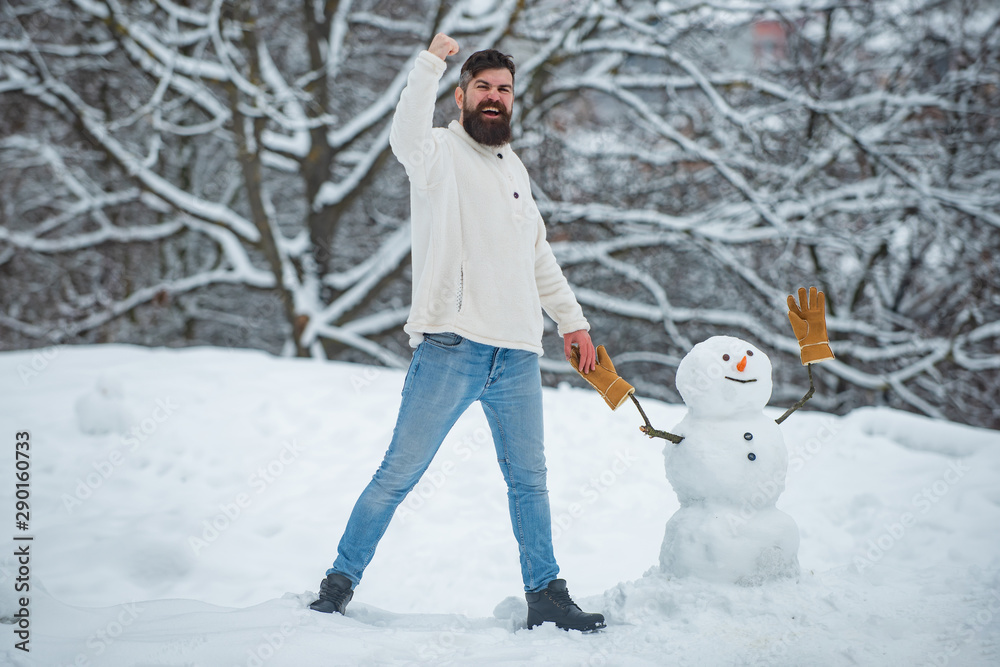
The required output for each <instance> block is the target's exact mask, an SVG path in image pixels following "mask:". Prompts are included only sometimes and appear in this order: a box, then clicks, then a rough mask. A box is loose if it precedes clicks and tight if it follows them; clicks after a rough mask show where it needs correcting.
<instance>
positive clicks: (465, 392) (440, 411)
mask: <svg viewBox="0 0 1000 667" xmlns="http://www.w3.org/2000/svg"><path fill="white" fill-rule="evenodd" d="M477 400H478V401H479V402H480V404H481V405H482V406H483V412H485V413H486V418H487V420H488V421H489V424H490V429H491V430H492V432H493V442H494V444H495V445H496V450H497V460H498V461H499V463H500V470H501V471H502V472H503V477H504V480H505V481H506V482H507V500H508V504H509V506H510V521H511V525H512V526H513V528H514V537H515V538H517V542H518V545H519V547H520V554H521V575H522V578H523V579H524V590H525V591H529V592H532V591H539V590H542V589H543V588H545V587H546V586H548V584H549V582H550V581H552V580H553V579H555V578H556V576H557V575H558V574H559V566H558V565H556V559H555V556H554V555H553V553H552V522H551V516H550V512H549V492H548V489H547V488H546V486H545V473H546V470H545V452H544V448H543V442H542V382H541V374H540V372H539V370H538V355H536V354H535V353H534V352H527V351H524V350H511V349H506V348H501V347H492V346H489V345H482V344H480V343H474V342H472V341H470V340H467V339H465V338H462V337H461V336H458V335H456V334H450V333H445V334H426V335H425V336H424V341H423V342H422V343H421V344H420V345H419V346H418V347H417V349H416V350H415V351H414V353H413V359H412V360H411V361H410V369H409V371H408V372H407V374H406V381H405V382H404V384H403V400H402V404H401V405H400V407H399V416H398V417H397V419H396V428H395V430H394V431H393V434H392V442H391V443H390V445H389V449H388V451H386V453H385V458H384V459H383V460H382V464H381V465H380V466H379V468H378V470H377V471H375V475H374V476H373V477H372V481H371V482H369V484H368V486H367V487H366V488H365V490H364V491H363V492H362V493H361V497H360V498H358V502H357V503H356V504H355V505H354V510H353V511H352V512H351V518H350V519H348V521H347V528H346V529H345V530H344V535H343V537H342V538H341V539H340V545H339V546H338V547H337V560H336V561H334V563H333V567H332V568H330V569H329V570H328V571H327V574H330V573H332V572H337V573H339V574H342V575H343V576H345V577H347V578H348V579H350V580H351V582H352V583H353V584H354V585H355V586H356V585H357V584H358V582H360V581H361V575H362V573H363V572H364V570H365V568H366V567H367V566H368V563H370V562H371V559H372V556H374V555H375V547H376V546H377V545H378V542H379V540H380V539H382V535H383V534H384V533H385V530H386V528H388V526H389V520H390V519H392V515H393V513H394V512H395V511H396V508H397V507H398V506H399V504H400V503H401V502H403V499H404V498H405V497H406V494H407V493H409V492H410V490H411V489H412V488H413V487H414V486H416V484H417V482H418V481H419V480H420V477H421V475H423V474H424V471H425V470H427V467H428V466H429V465H430V463H431V460H432V459H433V458H434V455H435V454H436V453H437V451H438V448H439V447H440V446H441V443H442V442H443V441H444V438H445V436H446V435H448V431H450V430H451V427H452V426H453V425H454V424H455V422H456V421H457V420H458V418H459V417H460V416H461V415H462V413H463V412H465V410H466V408H468V407H469V406H470V405H472V403H473V402H474V401H477Z"/></svg>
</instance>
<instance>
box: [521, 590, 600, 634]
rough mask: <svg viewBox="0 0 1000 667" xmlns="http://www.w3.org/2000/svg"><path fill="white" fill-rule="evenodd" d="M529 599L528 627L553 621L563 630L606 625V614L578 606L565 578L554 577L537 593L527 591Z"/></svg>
mask: <svg viewBox="0 0 1000 667" xmlns="http://www.w3.org/2000/svg"><path fill="white" fill-rule="evenodd" d="M524 597H525V599H526V600H527V601H528V628H529V629H531V628H533V627H535V626H536V625H541V624H542V623H545V622H546V621H552V622H554V623H555V624H556V627H557V628H562V629H563V630H580V631H581V632H593V631H594V630H599V629H601V628H603V627H604V616H602V615H601V614H588V613H587V612H585V611H582V610H581V609H580V607H578V606H577V604H576V603H575V602H573V599H572V598H571V597H570V596H569V591H568V590H566V580H565V579H553V580H552V581H550V582H549V586H548V588H546V589H545V590H543V591H539V592H537V593H525V594H524Z"/></svg>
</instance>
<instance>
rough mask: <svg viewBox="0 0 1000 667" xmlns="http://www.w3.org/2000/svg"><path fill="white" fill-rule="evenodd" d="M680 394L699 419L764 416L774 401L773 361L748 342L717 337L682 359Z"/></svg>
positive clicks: (703, 342)
mask: <svg viewBox="0 0 1000 667" xmlns="http://www.w3.org/2000/svg"><path fill="white" fill-rule="evenodd" d="M677 391H679V392H680V394H681V398H683V399H684V403H685V404H686V405H687V406H688V409H689V410H690V411H691V414H692V415H695V416H701V417H715V418H726V417H730V416H733V415H735V414H739V413H742V412H747V411H752V412H760V411H761V410H763V409H764V406H765V405H767V402H768V400H770V398H771V360H770V359H768V358H767V355H766V354H764V353H763V352H761V351H760V350H759V349H757V347H755V346H754V345H752V344H751V343H748V342H746V341H745V340H741V339H739V338H733V337H732V336H713V337H711V338H709V339H708V340H706V341H702V342H701V343H698V344H697V345H695V346H694V347H693V348H691V351H690V352H688V354H687V356H685V357H684V358H683V359H681V363H680V365H679V366H678V367H677Z"/></svg>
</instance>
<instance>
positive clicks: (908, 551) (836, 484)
mask: <svg viewBox="0 0 1000 667" xmlns="http://www.w3.org/2000/svg"><path fill="white" fill-rule="evenodd" d="M819 372H822V371H819ZM0 378H2V380H3V382H2V384H0V440H2V441H3V442H4V445H3V448H2V451H3V454H2V456H3V464H2V471H3V474H2V476H0V480H2V483H0V498H2V502H3V507H4V508H5V509H4V511H3V514H4V516H5V517H7V521H8V523H7V526H8V529H7V530H6V531H5V532H6V534H5V535H4V539H5V540H7V547H6V548H5V549H4V551H3V554H4V556H3V557H2V558H0V567H2V571H0V579H2V588H0V590H2V596H0V616H3V617H4V623H5V624H6V625H0V635H2V637H3V643H2V644H0V664H3V665H14V666H21V665H42V666H45V667H55V666H61V665H129V666H132V665H134V666H137V667H139V666H142V667H152V666H168V665H170V666H181V665H188V666H190V665H199V666H206V667H217V666H236V665H246V666H257V667H261V666H264V665H266V666H268V667H271V666H296V667H302V666H307V667H308V666H311V665H405V664H426V665H447V664H455V665H530V664H539V665H542V664H544V665H551V664H556V665H622V666H628V665H692V666H695V665H698V666H703V665H710V666H711V665H907V666H910V665H997V664H1000V646H998V641H1000V433H997V432H996V431H989V430H983V429H974V428H970V427H966V426H962V425H957V424H952V423H947V422H940V421H934V420H929V419H925V418H921V417H917V416H914V415H910V414H905V413H900V412H895V411H891V410H884V409H863V410H858V411H855V412H853V413H851V414H849V415H847V416H846V417H835V416H831V415H827V414H823V413H816V412H801V411H800V412H798V413H796V414H795V415H793V416H792V417H791V418H790V419H789V420H788V421H786V422H785V423H784V424H783V425H782V426H781V429H782V432H783V434H784V438H785V441H786V443H787V446H788V450H789V460H790V463H789V474H788V487H787V490H786V491H785V493H784V494H783V495H782V496H781V498H780V500H779V501H778V507H779V508H780V509H782V510H783V511H785V512H787V513H788V514H789V515H791V516H792V517H793V518H794V519H795V521H796V522H797V523H798V526H799V529H800V532H801V547H800V550H799V561H800V563H801V566H802V573H801V576H800V577H799V578H798V579H797V580H788V581H783V582H780V583H772V584H766V585H764V586H761V587H757V588H741V587H738V586H735V585H721V584H709V583H705V582H701V581H698V580H694V579H675V580H668V579H666V578H664V577H662V576H660V575H659V574H658V572H657V567H656V565H657V561H658V556H659V550H660V542H661V540H662V537H663V530H664V525H665V523H666V521H667V520H668V519H669V518H670V516H671V515H672V514H673V512H674V511H675V510H676V509H677V508H678V503H677V500H676V497H675V495H674V493H673V491H672V490H671V488H670V485H669V483H668V482H667V480H666V477H665V474H664V468H663V456H662V448H663V441H661V440H652V441H651V440H648V439H647V438H645V437H643V436H642V435H640V434H639V433H638V431H637V427H638V426H639V424H640V423H641V421H640V419H639V417H638V414H637V413H636V412H635V410H634V409H633V408H632V407H631V406H629V405H625V406H623V407H622V408H621V409H620V410H619V411H618V412H616V413H612V412H611V411H610V410H608V409H607V407H606V406H605V405H604V403H603V401H601V399H600V397H599V396H598V395H597V394H596V393H595V392H593V391H592V390H589V389H583V388H571V387H569V386H563V387H560V388H559V389H554V390H546V392H545V399H544V400H545V417H546V439H547V454H548V461H549V488H550V492H551V502H552V509H553V520H554V532H555V546H556V555H557V557H558V558H559V561H560V565H561V567H562V576H564V577H565V578H566V579H567V581H568V582H569V586H570V591H571V592H572V594H573V595H574V597H575V598H576V600H577V601H578V602H579V603H581V606H583V607H584V609H586V610H589V611H600V612H602V613H604V614H605V616H607V618H608V627H607V629H606V630H604V631H603V632H601V633H597V634H591V635H581V634H579V633H566V632H562V631H559V630H556V629H555V628H554V627H552V626H551V625H547V626H544V627H542V628H539V629H535V630H531V631H528V630H527V629H525V628H524V627H523V623H524V616H525V605H524V598H523V595H522V593H521V579H520V572H519V569H518V559H517V552H516V546H515V542H514V539H513V536H512V535H511V532H510V525H509V520H508V517H507V504H506V496H505V488H504V483H503V480H502V477H501V475H500V471H499V468H498V467H497V464H496V461H495V454H494V452H493V449H492V442H491V440H490V437H489V429H488V427H487V425H486V422H485V419H484V418H483V416H482V413H481V411H480V410H479V408H478V406H473V408H472V409H470V410H469V411H468V413H467V414H466V415H465V416H464V417H463V418H462V419H461V420H460V422H459V424H458V425H457V426H456V428H455V429H454V430H453V432H452V433H451V436H450V437H449V439H448V440H447V441H446V442H445V444H444V445H443V447H442V449H441V451H440V452H439V454H438V457H437V458H436V459H435V462H434V464H433V466H432V468H431V470H430V471H429V472H428V474H427V475H426V476H425V478H424V480H423V481H422V482H421V484H420V485H419V486H418V487H417V489H416V490H415V492H414V493H413V494H411V496H410V497H409V498H408V500H407V501H406V503H404V505H403V506H402V507H401V510H400V512H399V513H398V514H397V516H396V519H395V520H394V522H393V524H392V525H391V526H390V528H389V531H388V533H387V534H386V536H385V538H384V540H383V541H382V543H381V545H380V548H379V551H378V552H377V554H376V556H375V559H374V561H373V562H372V565H371V566H370V568H369V569H368V571H367V572H366V574H365V579H364V581H363V582H362V584H361V586H359V588H358V589H357V591H356V593H355V597H354V601H353V602H352V603H351V604H350V606H349V608H348V613H347V616H346V617H344V616H339V615H321V614H317V613H315V612H311V611H309V610H308V609H307V608H306V605H307V604H308V603H309V602H311V601H312V600H313V599H314V593H315V591H316V589H317V587H318V584H319V581H320V579H321V578H322V577H323V573H324V571H325V570H326V568H327V567H328V566H329V564H330V562H331V561H332V560H333V558H334V555H335V550H336V544H337V540H338V538H339V537H340V532H341V530H342V529H343V527H344V524H345V522H346V519H347V516H348V513H349V512H350V510H351V507H352V505H353V502H354V500H355V499H356V498H357V496H358V494H359V493H360V491H361V489H362V488H363V487H364V485H365V484H366V483H367V482H368V480H369V478H370V476H371V474H372V473H373V472H374V470H375V468H376V466H377V465H378V462H379V461H380V459H381V457H382V454H383V452H384V449H385V446H386V445H387V443H388V441H389V437H390V433H391V430H392V427H393V420H394V419H395V413H396V408H397V405H398V401H399V391H400V388H401V384H402V378H403V375H402V373H401V372H397V371H388V370H385V369H378V368H372V367H366V366H355V365H349V364H342V363H317V362H313V361H308V360H290V359H277V358H273V357H270V356H267V355H265V354H262V353H257V352H249V351H227V350H220V349H186V350H165V349H156V350H150V349H144V348H137V347H126V346H99V347H63V348H50V349H48V350H44V351H29V352H17V353H4V354H0ZM998 400H1000V399H998ZM643 404H644V407H645V408H646V410H647V412H649V413H650V417H651V419H652V421H653V423H654V425H656V426H658V427H659V428H668V429H669V428H670V427H671V426H673V425H674V424H676V423H677V422H678V421H679V420H680V419H681V417H682V416H683V414H684V407H683V406H672V405H665V404H662V403H658V402H656V401H653V400H651V399H646V400H644V402H643ZM773 412H774V416H777V415H778V414H780V412H781V410H779V409H777V408H775V409H774V410H773ZM769 414H770V410H769ZM105 428H114V429H115V431H116V432H113V433H104V434H97V435H95V434H88V433H85V432H84V431H85V430H86V431H100V430H102V429H105ZM25 430H27V431H30V443H31V449H30V456H31V458H30V465H31V468H30V472H31V517H30V530H29V531H28V534H31V535H33V536H34V540H33V542H31V543H30V544H31V546H30V553H31V559H30V585H31V590H30V594H29V597H30V601H29V606H28V612H29V614H30V633H31V634H30V648H31V652H30V653H24V652H22V651H19V650H16V649H15V648H14V644H15V642H16V641H17V638H16V636H15V635H14V630H15V627H12V626H11V625H10V623H11V621H12V617H13V615H14V614H15V613H17V612H18V610H19V608H20V606H19V605H18V604H17V603H16V600H15V595H14V586H15V582H16V577H17V572H18V564H17V562H16V560H15V558H14V557H13V553H14V550H15V548H16V546H15V544H17V545H21V544H23V542H17V543H15V542H14V541H13V540H12V539H11V538H12V537H14V536H15V535H21V534H22V533H20V531H17V530H16V529H15V526H14V493H15V487H14V484H15V479H14V466H15V462H14V456H15V455H14V448H15V435H16V433H17V432H19V431H25Z"/></svg>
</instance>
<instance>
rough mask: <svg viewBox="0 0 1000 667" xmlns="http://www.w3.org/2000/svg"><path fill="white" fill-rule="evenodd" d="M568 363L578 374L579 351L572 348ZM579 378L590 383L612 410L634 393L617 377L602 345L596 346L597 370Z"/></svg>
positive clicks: (626, 383) (627, 384) (629, 386)
mask: <svg viewBox="0 0 1000 667" xmlns="http://www.w3.org/2000/svg"><path fill="white" fill-rule="evenodd" d="M570 363H571V364H573V368H575V369H576V372H577V373H580V350H579V348H576V347H574V348H573V351H572V352H571V353H570ZM580 377H582V378H583V379H584V380H586V381H587V382H589V383H590V385H591V386H592V387H593V388H594V389H596V390H597V392H598V393H599V394H600V395H601V396H602V397H603V398H604V402H605V403H607V404H608V406H609V407H610V408H611V409H612V410H617V409H618V406H620V405H621V404H622V403H624V402H625V399H627V398H628V397H629V394H631V393H632V392H634V391H635V387H633V386H632V385H630V384H629V383H628V382H626V381H625V380H623V379H621V378H620V377H618V373H617V372H616V371H615V365H614V364H613V363H611V357H609V356H608V351H607V350H605V349H604V346H603V345H598V346H597V368H595V369H594V370H592V371H590V372H589V373H587V374H586V375H584V374H583V373H580Z"/></svg>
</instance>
